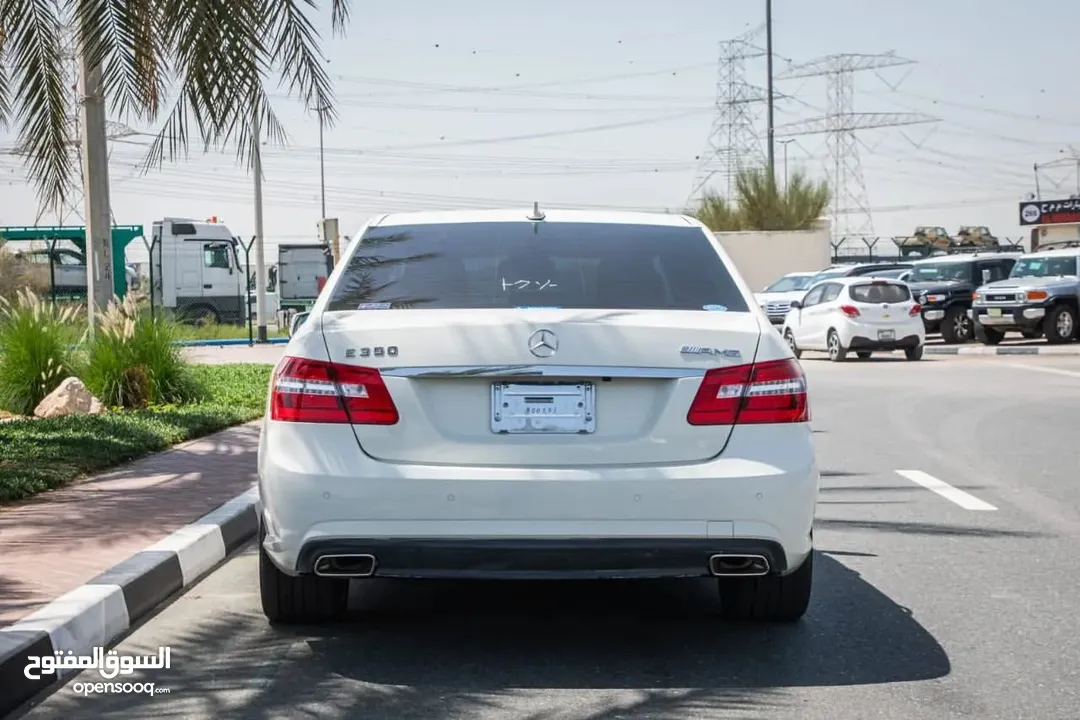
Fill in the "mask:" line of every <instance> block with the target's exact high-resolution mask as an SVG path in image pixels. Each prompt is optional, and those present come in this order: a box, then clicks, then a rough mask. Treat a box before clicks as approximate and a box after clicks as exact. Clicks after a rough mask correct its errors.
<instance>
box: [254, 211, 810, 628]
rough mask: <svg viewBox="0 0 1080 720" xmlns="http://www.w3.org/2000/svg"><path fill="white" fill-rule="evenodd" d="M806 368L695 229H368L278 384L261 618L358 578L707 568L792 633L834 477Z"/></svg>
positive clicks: (266, 427)
mask: <svg viewBox="0 0 1080 720" xmlns="http://www.w3.org/2000/svg"><path fill="white" fill-rule="evenodd" d="M809 420H810V409H809V405H808V402H807V385H806V379H805V377H804V375H803V371H802V368H801V366H800V364H799V361H798V360H797V359H796V358H795V357H794V354H793V352H792V350H791V348H789V347H788V345H787V344H786V343H785V341H784V339H783V338H782V337H781V336H780V334H779V333H777V332H776V331H775V330H773V329H772V326H771V324H770V322H769V319H768V317H767V316H766V315H765V313H764V312H763V311H762V310H761V309H760V307H758V304H757V303H756V302H755V301H754V295H753V293H752V292H751V290H750V289H749V288H748V287H747V285H746V283H745V282H744V281H743V279H742V277H741V276H740V275H739V273H738V272H737V271H736V269H735V267H734V265H733V264H732V262H731V260H730V258H729V257H728V256H727V254H726V253H725V252H724V250H723V248H722V247H721V246H720V244H719V243H718V242H717V240H716V239H715V238H714V236H713V235H712V234H711V233H710V232H709V231H708V230H707V229H706V228H705V227H704V226H703V225H701V224H700V223H698V222H697V221H696V220H693V219H691V218H688V217H683V216H677V215H663V214H638V213H604V212H569V211H551V212H548V213H547V214H544V213H543V212H541V211H540V209H539V208H534V209H533V210H532V211H529V210H521V211H517V212H515V211H485V212H476V211H467V212H465V211H462V212H447V213H437V212H429V213H416V214H401V215H388V216H383V217H379V218H377V219H375V220H372V221H371V222H370V223H369V224H368V225H367V226H366V227H364V228H363V229H362V230H361V232H359V233H357V235H356V236H355V240H354V241H353V242H352V243H351V244H350V246H349V247H348V249H347V250H346V251H345V252H344V253H343V256H342V258H341V261H340V263H339V264H338V266H337V267H336V268H335V270H334V272H333V274H332V275H331V277H330V278H329V280H328V281H327V284H326V286H325V288H324V290H323V292H322V294H321V295H320V297H319V299H318V301H317V302H316V303H315V306H314V307H313V309H312V311H311V313H310V314H309V315H307V316H306V318H303V319H302V322H301V323H300V324H299V325H298V327H296V329H295V332H294V334H293V335H292V338H291V339H290V341H289V344H288V345H287V347H286V350H285V354H284V356H283V357H282V359H281V361H280V362H279V363H278V365H277V367H276V368H275V371H274V373H273V378H272V380H271V387H270V399H269V401H268V408H267V414H266V417H265V419H264V422H263V429H262V439H261V442H260V446H259V462H258V472H259V495H260V532H259V554H260V570H259V581H260V585H261V597H262V607H263V610H264V612H265V614H266V616H267V617H268V618H269V619H270V620H271V621H272V622H280V623H310V622H317V621H329V620H333V619H335V618H337V617H340V616H341V615H342V614H343V613H344V611H345V606H346V598H347V596H348V586H349V582H350V580H351V579H355V578H417V579H424V578H476V579H489V578H494V579H509V580H521V579H535V580H541V579H548V580H557V579H583V578H597V579H600V578H628V579H633V578H684V577H698V576H700V577H715V578H716V579H717V583H718V587H719V599H720V605H721V609H722V612H723V613H724V614H726V615H727V616H728V617H731V618H738V619H753V620H771V621H786V622H791V621H796V620H798V619H799V618H801V617H802V616H803V615H804V613H805V612H806V608H807V604H808V602H809V599H810V590H811V580H812V575H813V553H812V550H813V525H814V515H815V509H816V504H817V495H818V483H819V475H818V469H817V464H816V461H815V457H814V448H813V444H812V442H811V431H810V424H809Z"/></svg>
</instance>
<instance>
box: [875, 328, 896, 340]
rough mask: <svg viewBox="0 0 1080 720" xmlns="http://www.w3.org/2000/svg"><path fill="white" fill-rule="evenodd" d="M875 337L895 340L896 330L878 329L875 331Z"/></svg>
mask: <svg viewBox="0 0 1080 720" xmlns="http://www.w3.org/2000/svg"><path fill="white" fill-rule="evenodd" d="M877 339H878V340H895V339H896V331H895V330H878V331H877Z"/></svg>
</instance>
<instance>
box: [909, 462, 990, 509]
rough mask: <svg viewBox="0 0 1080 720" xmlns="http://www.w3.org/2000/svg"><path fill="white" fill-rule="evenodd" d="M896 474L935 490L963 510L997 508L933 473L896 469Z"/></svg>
mask: <svg viewBox="0 0 1080 720" xmlns="http://www.w3.org/2000/svg"><path fill="white" fill-rule="evenodd" d="M896 474H897V475H899V476H900V477H904V478H907V479H908V480H910V481H911V482H913V483H915V484H916V485H922V486H923V487H924V488H926V489H927V490H932V491H933V492H936V493H937V494H938V495H940V496H941V497H943V498H945V499H946V500H949V501H951V502H954V503H956V504H957V505H959V506H960V507H962V508H964V509H965V510H997V508H996V507H994V506H993V505H991V504H990V503H988V502H984V501H982V500H980V499H979V498H977V497H975V496H974V495H972V494H971V493H966V492H964V491H963V490H961V489H959V488H954V487H953V486H952V485H950V484H949V483H947V482H945V481H944V480H938V479H937V478H936V477H934V476H933V475H929V474H927V473H924V472H923V471H922V470H897V471H896Z"/></svg>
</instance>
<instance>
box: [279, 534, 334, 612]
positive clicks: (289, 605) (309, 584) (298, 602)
mask: <svg viewBox="0 0 1080 720" xmlns="http://www.w3.org/2000/svg"><path fill="white" fill-rule="evenodd" d="M262 540H263V532H262V531H261V530H260V532H259V595H260V598H261V600H262V610H263V614H264V615H266V618H267V620H269V621H270V622H271V623H274V624H281V625H293V624H314V623H321V622H328V621H331V620H337V619H339V618H341V617H342V616H343V615H344V614H345V609H346V604H347V602H348V599H349V581H348V580H343V579H340V578H324V577H319V576H318V575H300V576H298V577H293V576H291V575H286V574H285V573H283V572H281V570H279V569H278V567H277V566H276V565H274V563H273V561H272V560H271V559H270V557H269V556H268V555H267V554H266V551H265V550H264V549H263V546H262Z"/></svg>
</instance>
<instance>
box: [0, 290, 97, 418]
mask: <svg viewBox="0 0 1080 720" xmlns="http://www.w3.org/2000/svg"><path fill="white" fill-rule="evenodd" d="M78 315H79V310H78V308H76V307H73V306H67V307H63V306H61V305H56V304H54V303H50V302H48V301H46V300H43V299H41V298H39V297H38V296H37V295H35V294H34V293H33V292H31V291H30V290H20V291H19V292H18V293H16V295H15V299H14V300H9V299H6V298H0V408H3V409H4V410H9V411H11V412H13V413H16V414H18V415H30V414H31V413H33V412H34V408H36V407H37V405H38V403H40V402H41V401H42V399H43V398H44V397H45V396H46V395H48V394H49V393H51V392H52V391H53V390H55V389H56V386H57V385H59V384H60V383H61V382H63V380H64V379H65V378H67V377H68V376H70V375H76V374H77V372H76V364H77V363H76V356H75V352H74V350H73V349H72V346H73V345H74V344H75V343H76V342H77V340H78V332H79V329H78V326H77V325H76V322H75V320H76V319H77V317H78Z"/></svg>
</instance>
